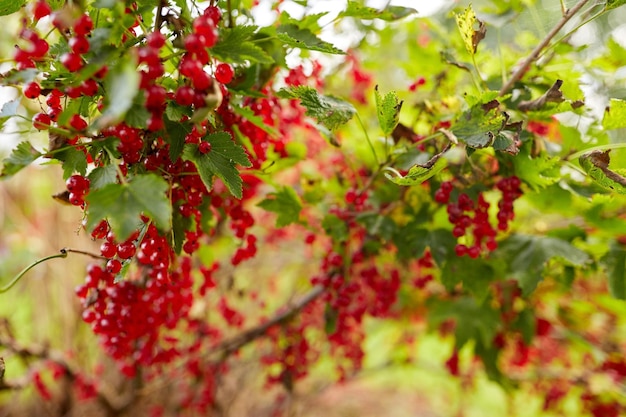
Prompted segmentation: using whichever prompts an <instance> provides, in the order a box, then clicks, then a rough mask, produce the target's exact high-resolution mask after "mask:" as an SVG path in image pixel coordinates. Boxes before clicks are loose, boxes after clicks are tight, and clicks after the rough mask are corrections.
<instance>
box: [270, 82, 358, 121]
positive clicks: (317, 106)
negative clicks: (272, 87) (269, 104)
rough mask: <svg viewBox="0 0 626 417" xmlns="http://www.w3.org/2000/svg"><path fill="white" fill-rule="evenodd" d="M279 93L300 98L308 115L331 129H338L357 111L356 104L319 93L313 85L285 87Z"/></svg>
mask: <svg viewBox="0 0 626 417" xmlns="http://www.w3.org/2000/svg"><path fill="white" fill-rule="evenodd" d="M277 95H278V96H279V97H281V98H292V99H294V98H295V99H298V100H300V103H301V104H302V105H303V106H304V107H305V108H306V115H307V116H310V117H313V118H315V119H316V120H317V121H318V122H319V123H321V124H322V125H324V126H325V127H327V128H328V129H330V130H335V129H338V128H339V127H340V126H341V125H343V124H345V123H347V122H348V121H349V120H350V119H351V118H352V116H354V114H355V113H356V109H355V108H354V106H352V104H350V103H348V102H347V101H344V100H341V99H339V98H336V97H333V96H328V95H322V94H319V93H318V92H317V91H316V90H315V89H314V88H312V87H307V86H298V87H290V88H283V89H281V90H280V91H279V92H278V94H277Z"/></svg>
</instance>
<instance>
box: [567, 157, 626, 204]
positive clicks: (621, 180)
mask: <svg viewBox="0 0 626 417" xmlns="http://www.w3.org/2000/svg"><path fill="white" fill-rule="evenodd" d="M609 152H610V150H606V151H593V152H589V153H586V154H584V155H581V156H580V158H579V159H578V161H579V162H580V166H581V167H582V168H583V169H584V170H585V172H586V173H587V174H589V176H590V177H591V178H593V180H594V181H596V182H597V183H598V184H600V185H601V186H602V187H604V188H607V189H609V190H612V191H615V192H617V193H619V194H626V178H625V177H624V176H622V175H620V174H619V173H617V172H615V171H613V170H611V169H609V163H610V162H611V158H610V156H609Z"/></svg>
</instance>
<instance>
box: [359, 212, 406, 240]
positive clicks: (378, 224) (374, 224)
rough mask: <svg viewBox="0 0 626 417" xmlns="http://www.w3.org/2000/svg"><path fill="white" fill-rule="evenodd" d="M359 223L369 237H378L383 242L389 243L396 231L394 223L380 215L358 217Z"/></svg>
mask: <svg viewBox="0 0 626 417" xmlns="http://www.w3.org/2000/svg"><path fill="white" fill-rule="evenodd" d="M357 220H358V221H359V223H362V224H363V225H364V226H365V229H366V230H367V233H368V234H369V235H371V236H378V237H380V238H381V239H382V240H384V241H389V240H391V239H392V238H393V235H394V234H395V233H396V232H397V231H398V227H397V225H396V223H395V222H394V221H393V220H391V219H390V218H389V217H387V216H383V215H381V214H365V215H362V216H359V217H358V219H357Z"/></svg>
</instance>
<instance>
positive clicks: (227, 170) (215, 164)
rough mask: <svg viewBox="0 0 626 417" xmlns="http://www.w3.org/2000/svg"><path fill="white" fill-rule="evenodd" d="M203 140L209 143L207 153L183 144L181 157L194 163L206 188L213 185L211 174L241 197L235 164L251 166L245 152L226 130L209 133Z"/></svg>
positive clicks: (241, 183)
mask: <svg viewBox="0 0 626 417" xmlns="http://www.w3.org/2000/svg"><path fill="white" fill-rule="evenodd" d="M204 140H206V141H207V142H209V143H210V144H211V151H210V152H209V153H206V154H202V153H201V152H200V151H199V150H198V146H195V145H185V148H184V150H183V154H182V157H183V159H185V160H187V161H192V162H193V163H194V164H195V165H196V167H197V168H198V173H199V174H200V178H202V181H203V182H204V184H205V185H206V187H207V188H208V189H211V188H212V187H213V176H215V175H216V176H218V177H219V178H220V179H221V180H222V181H224V184H226V187H228V190H229V191H230V192H231V193H232V194H233V195H234V196H235V197H237V198H241V193H242V190H243V182H242V180H241V175H240V174H239V171H238V170H237V164H239V165H241V166H243V167H249V166H251V164H250V160H249V159H248V156H247V155H246V152H245V151H244V149H243V148H242V147H241V146H240V145H238V144H236V143H235V142H234V141H233V140H232V138H231V137H230V135H229V134H228V133H226V132H221V133H214V134H210V135H208V136H206V137H205V138H204Z"/></svg>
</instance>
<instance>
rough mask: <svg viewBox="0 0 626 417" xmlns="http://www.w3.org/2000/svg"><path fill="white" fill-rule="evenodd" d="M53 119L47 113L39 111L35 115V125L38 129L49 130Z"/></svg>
mask: <svg viewBox="0 0 626 417" xmlns="http://www.w3.org/2000/svg"><path fill="white" fill-rule="evenodd" d="M50 123H52V119H51V118H50V116H48V115H47V114H46V113H37V114H36V115H35V116H33V126H34V127H35V129H38V130H47V129H49V128H50Z"/></svg>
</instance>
